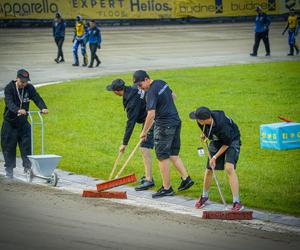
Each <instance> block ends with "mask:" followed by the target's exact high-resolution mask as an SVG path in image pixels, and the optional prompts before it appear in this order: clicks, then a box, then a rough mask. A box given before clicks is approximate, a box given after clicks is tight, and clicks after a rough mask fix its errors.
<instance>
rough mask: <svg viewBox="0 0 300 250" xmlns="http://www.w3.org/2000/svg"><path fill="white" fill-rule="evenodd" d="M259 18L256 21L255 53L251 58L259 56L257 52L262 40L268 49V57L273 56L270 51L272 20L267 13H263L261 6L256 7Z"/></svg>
mask: <svg viewBox="0 0 300 250" xmlns="http://www.w3.org/2000/svg"><path fill="white" fill-rule="evenodd" d="M256 12H257V16H256V19H255V28H254V31H255V42H254V46H253V52H252V53H251V54H250V56H257V51H258V47H259V43H260V40H261V39H262V40H263V42H264V44H265V48H266V56H270V55H271V51H270V42H269V26H270V24H271V19H270V17H268V15H267V14H266V13H264V12H263V10H262V8H261V7H260V6H257V7H256Z"/></svg>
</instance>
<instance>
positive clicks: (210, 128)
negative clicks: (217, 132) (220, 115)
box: [203, 119, 214, 138]
mask: <svg viewBox="0 0 300 250" xmlns="http://www.w3.org/2000/svg"><path fill="white" fill-rule="evenodd" d="M213 125H214V119H212V120H211V124H210V127H209V131H208V135H207V136H206V137H207V138H209V136H210V134H211V130H212V127H213ZM203 132H204V133H205V125H204V127H203Z"/></svg>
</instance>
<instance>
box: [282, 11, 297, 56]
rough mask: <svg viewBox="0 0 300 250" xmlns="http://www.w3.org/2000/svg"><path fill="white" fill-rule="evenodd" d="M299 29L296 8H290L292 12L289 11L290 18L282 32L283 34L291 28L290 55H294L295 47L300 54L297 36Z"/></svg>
mask: <svg viewBox="0 0 300 250" xmlns="http://www.w3.org/2000/svg"><path fill="white" fill-rule="evenodd" d="M298 29H299V25H298V16H297V15H295V10H294V9H293V8H291V9H290V13H289V18H288V21H287V25H286V27H285V29H284V31H283V32H282V35H284V34H285V32H286V31H287V30H289V39H288V42H289V46H290V53H288V54H287V55H288V56H293V55H294V48H295V50H296V54H297V55H298V54H299V48H298V45H297V43H296V36H297V34H298Z"/></svg>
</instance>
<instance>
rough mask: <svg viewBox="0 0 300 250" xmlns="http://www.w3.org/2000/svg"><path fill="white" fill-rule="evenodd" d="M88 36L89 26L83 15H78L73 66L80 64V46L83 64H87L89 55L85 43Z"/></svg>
mask: <svg viewBox="0 0 300 250" xmlns="http://www.w3.org/2000/svg"><path fill="white" fill-rule="evenodd" d="M87 36H88V26H87V25H85V23H84V22H83V20H82V17H81V16H77V17H76V25H75V33H74V38H73V57H74V63H73V64H72V65H73V66H79V59H78V47H79V45H80V46H81V54H82V56H83V64H82V66H84V67H85V66H87V63H88V57H87V53H86V49H85V45H86V42H87Z"/></svg>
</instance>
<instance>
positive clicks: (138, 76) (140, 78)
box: [132, 70, 150, 85]
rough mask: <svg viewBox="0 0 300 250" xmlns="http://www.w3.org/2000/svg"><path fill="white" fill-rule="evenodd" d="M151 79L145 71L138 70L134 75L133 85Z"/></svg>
mask: <svg viewBox="0 0 300 250" xmlns="http://www.w3.org/2000/svg"><path fill="white" fill-rule="evenodd" d="M146 77H147V78H150V77H149V75H148V73H147V72H146V71H144V70H137V71H135V72H134V74H133V77H132V78H133V83H134V84H136V85H139V83H140V82H142V81H144V80H145V78H146Z"/></svg>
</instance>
